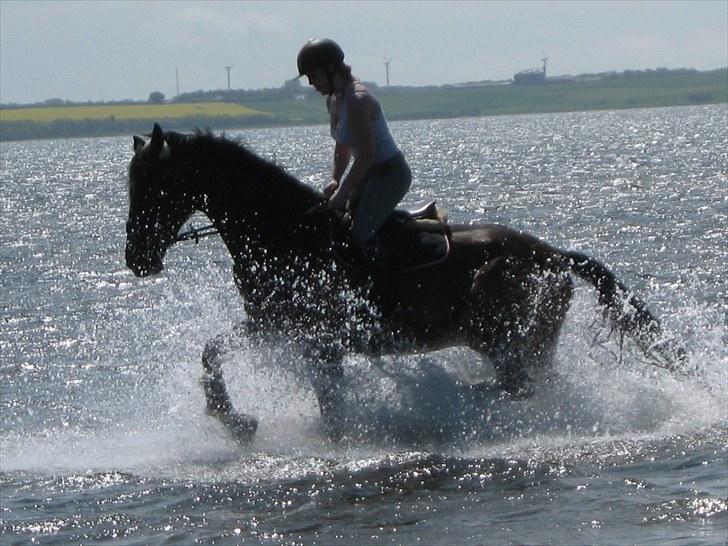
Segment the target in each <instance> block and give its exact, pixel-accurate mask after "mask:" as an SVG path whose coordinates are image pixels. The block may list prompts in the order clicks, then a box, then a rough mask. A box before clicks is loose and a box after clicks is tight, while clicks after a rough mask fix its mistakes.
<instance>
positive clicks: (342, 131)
mask: <svg viewBox="0 0 728 546" xmlns="http://www.w3.org/2000/svg"><path fill="white" fill-rule="evenodd" d="M355 87H356V84H355V85H353V86H352V87H350V88H349V89H348V90H347V92H346V94H345V95H344V96H343V98H342V99H341V105H339V106H338V108H337V110H338V120H337V123H336V125H335V126H334V124H333V115H334V113H333V112H331V111H330V112H329V113H330V114H331V116H332V124H331V136H332V138H333V139H334V140H335V141H336V142H339V143H340V144H345V145H346V146H351V130H350V128H349V112H348V109H349V102H351V98H352V97H353V96H354V93H367V94H369V96H370V97H372V99H374V101H375V102H376V103H377V106H379V102H378V101H377V99H376V98H374V97H373V96H372V95H371V94H370V93H369V91H368V90H367V89H362V88H360V89H359V90H356V89H355ZM378 110H379V111H378V112H377V115H376V117H375V118H374V119H373V120H372V121H371V125H372V136H373V138H374V162H375V163H381V162H382V161H386V160H387V159H389V158H390V157H393V156H394V155H396V154H398V153H399V148H397V144H396V143H395V142H394V139H393V138H392V134H391V133H390V132H389V126H388V125H387V120H386V118H385V117H384V113H383V112H382V109H381V107H380V108H379V109H378ZM352 151H353V152H354V153H356V150H352Z"/></svg>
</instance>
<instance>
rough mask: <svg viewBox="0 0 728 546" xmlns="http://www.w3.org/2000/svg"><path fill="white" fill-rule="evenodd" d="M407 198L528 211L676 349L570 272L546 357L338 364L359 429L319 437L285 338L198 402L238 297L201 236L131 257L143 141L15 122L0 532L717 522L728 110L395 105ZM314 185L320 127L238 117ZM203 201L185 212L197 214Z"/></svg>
mask: <svg viewBox="0 0 728 546" xmlns="http://www.w3.org/2000/svg"><path fill="white" fill-rule="evenodd" d="M392 130H393V132H394V133H395V136H396V138H397V140H398V141H399V143H400V144H401V146H402V148H403V149H404V151H405V153H406V155H407V156H408V158H409V160H410V163H411V166H412V168H413V173H414V178H415V182H414V184H413V187H412V191H411V194H410V195H409V196H408V198H407V199H408V203H410V204H414V203H416V202H419V201H421V200H425V199H429V198H431V197H436V198H437V199H438V201H439V203H440V205H441V206H443V207H445V208H447V209H449V212H450V218H451V219H452V221H457V222H471V221H487V222H497V223H504V224H508V225H511V226H515V227H517V228H520V229H524V230H527V231H530V232H533V233H534V234H536V235H538V236H540V237H542V238H544V239H546V240H548V241H550V242H552V243H554V244H556V245H557V246H561V247H565V248H570V249H578V250H581V251H584V252H587V253H589V254H591V255H593V256H595V257H598V258H599V259H601V260H603V261H605V262H606V263H607V264H609V265H610V266H611V267H612V268H613V269H614V270H615V271H616V273H617V274H618V276H619V277H620V278H621V279H622V280H623V281H624V282H625V283H627V284H628V285H629V286H631V287H633V288H634V289H635V290H636V291H637V292H638V293H639V294H640V295H642V296H643V297H644V298H645V299H646V300H647V301H648V302H649V303H650V305H651V307H652V309H653V310H654V311H655V312H656V314H657V315H658V316H660V317H661V318H662V319H663V321H664V324H665V327H666V330H667V332H668V334H669V335H670V336H672V337H675V338H677V339H679V340H680V341H681V342H682V343H684V345H685V347H686V348H687V350H688V353H689V355H690V361H691V364H692V365H693V366H695V367H696V369H697V371H698V375H697V377H696V378H694V379H690V380H687V379H684V378H677V377H672V376H670V375H669V374H668V373H666V372H664V371H663V370H661V369H657V368H654V367H652V366H650V365H649V364H648V363H645V362H644V361H643V360H641V359H640V358H639V357H638V356H637V354H636V353H633V352H631V351H630V349H629V348H628V347H627V348H624V349H623V351H622V353H621V357H620V356H619V353H620V349H619V345H618V342H617V341H615V340H611V339H605V340H604V341H603V342H602V343H600V344H599V345H596V346H595V345H593V344H592V342H591V340H592V339H593V338H594V337H595V336H597V335H600V336H601V337H604V332H599V330H598V328H599V326H598V321H596V320H595V319H596V318H597V317H598V310H597V308H596V305H595V299H596V298H595V296H594V294H593V292H592V291H591V290H589V289H588V288H587V287H586V286H579V288H578V289H577V293H576V298H575V301H574V304H573V306H572V309H571V311H570V313H569V317H568V320H567V324H566V326H565V331H564V333H563V336H562V341H561V343H560V346H559V350H558V355H557V362H556V371H557V377H556V379H555V380H554V381H552V383H550V384H549V385H543V386H542V387H541V388H540V389H539V392H538V393H537V394H536V395H535V396H534V397H533V398H532V399H530V400H527V401H523V402H513V401H510V400H508V399H506V398H502V397H498V396H495V395H493V394H492V393H491V394H488V393H474V392H470V391H468V390H467V389H464V388H463V387H462V384H463V383H467V382H468V381H474V380H477V379H488V378H490V377H491V376H492V372H491V370H490V368H489V367H488V365H484V364H482V363H481V362H480V361H479V360H478V359H477V358H476V357H475V355H473V354H471V353H469V352H468V351H465V350H459V349H453V350H448V351H441V352H438V353H432V354H421V355H412V356H397V357H392V358H385V359H377V360H367V359H363V358H359V357H351V358H349V359H348V360H347V363H346V370H347V384H346V389H347V398H348V399H349V400H350V405H349V409H348V412H349V415H348V418H349V421H350V423H351V425H352V426H351V433H350V439H349V441H347V442H344V443H343V444H342V445H333V444H331V443H330V442H329V441H328V440H327V439H326V436H325V435H324V434H323V432H322V429H321V424H320V421H319V417H318V410H317V408H316V404H315V398H314V396H313V394H312V392H311V390H310V388H309V386H308V384H307V382H306V378H305V376H303V374H302V373H301V372H300V371H299V370H297V369H296V367H295V362H291V361H290V359H288V358H286V357H287V351H286V347H285V344H282V343H280V344H272V345H270V346H268V347H264V348H262V349H261V348H256V347H245V348H243V349H241V351H240V352H239V354H237V355H236V357H235V359H234V361H232V362H230V363H228V366H227V368H226V375H227V377H228V378H229V385H230V389H231V392H232V394H233V397H234V399H235V400H236V402H237V403H239V404H240V405H243V406H244V407H245V408H246V409H249V410H250V411H252V412H253V413H255V414H257V415H258V416H259V417H260V418H261V426H260V430H259V434H258V436H257V437H256V440H255V442H254V443H253V444H252V445H251V446H249V447H246V448H241V447H239V446H236V445H235V444H234V443H232V442H231V441H230V440H229V439H228V438H227V436H226V435H225V433H224V431H223V430H222V429H221V428H220V427H219V425H218V424H217V423H216V422H213V421H212V420H211V419H209V418H208V417H206V415H205V413H204V398H203V394H202V391H201V388H200V386H199V385H198V382H197V381H198V377H199V375H200V371H201V366H200V351H201V349H202V346H203V345H204V343H205V341H206V340H207V339H209V338H210V337H212V336H214V335H216V334H218V333H219V332H221V331H224V330H225V329H227V328H229V327H230V326H231V325H232V324H234V323H235V322H237V321H238V320H239V319H240V318H241V316H242V315H243V309H242V302H241V301H240V299H239V298H238V297H237V293H236V291H235V287H234V285H233V282H232V275H231V271H230V266H231V261H230V258H229V257H228V256H227V255H226V253H225V249H224V247H223V245H222V244H221V243H220V242H219V241H218V240H215V239H214V238H211V239H205V240H204V241H202V242H201V243H200V244H199V245H194V244H180V245H177V247H176V248H173V249H172V250H171V252H170V254H169V256H168V258H167V269H166V270H165V272H164V273H163V274H162V275H161V276H159V277H156V278H153V279H144V280H139V279H135V278H133V276H132V275H131V273H130V272H129V271H127V270H126V268H125V266H124V264H123V247H124V222H125V220H126V206H127V202H126V174H125V170H126V165H127V162H128V160H129V159H130V157H131V138H130V137H129V138H106V139H80V140H55V141H36V142H22V143H3V144H2V147H1V148H0V150H1V151H2V155H1V158H2V169H1V176H2V178H1V187H2V192H0V210H2V215H1V216H0V241H2V246H1V254H0V260H1V261H0V263H1V264H2V265H1V267H2V270H1V275H2V276H1V277H0V285H1V286H2V302H3V305H2V313H3V315H2V325H3V328H2V330H0V411H1V413H2V419H0V487H1V488H2V491H1V494H0V495H1V496H0V542H1V543H2V544H28V543H31V542H34V543H40V544H52V543H63V544H76V543H77V544H81V543H83V544H92V543H98V542H105V541H109V540H110V541H112V542H113V541H116V542H119V543H123V544H187V543H194V542H198V543H210V544H211V543H216V544H259V543H260V544H292V543H297V544H483V543H554V544H556V543H558V544H564V543H604V544H614V543H625V544H627V543H630V544H631V543H641V544H644V543H655V544H665V543H672V544H716V543H725V541H726V538H725V537H726V533H728V499H727V497H728V440H727V438H728V372H727V370H728V351H727V350H726V348H727V346H728V335H727V332H726V320H725V316H726V310H727V309H728V304H727V301H726V296H727V293H726V287H727V286H728V283H727V281H728V272H727V271H726V266H725V264H726V263H727V262H728V259H727V258H728V247H727V246H726V243H725V241H726V232H727V231H728V227H727V226H728V223H727V219H728V195H727V191H728V189H727V188H728V166H727V163H728V151H727V147H726V142H728V109H726V106H724V105H722V106H710V107H691V108H666V109H651V110H631V111H620V112H591V113H572V114H556V115H534V116H516V117H497V118H478V119H475V118H473V119H457V120H446V121H417V122H401V123H393V124H392ZM234 136H238V137H240V138H242V139H243V140H244V141H245V142H246V143H247V144H248V145H249V146H250V147H251V148H253V149H254V150H256V151H257V152H258V153H260V154H261V155H263V156H265V157H267V158H269V159H274V160H275V161H277V162H278V163H279V164H281V165H282V166H284V167H285V168H286V169H287V170H289V171H290V172H292V173H293V174H295V175H296V176H298V177H299V178H301V179H302V180H304V181H306V182H309V183H311V184H316V185H320V184H322V183H324V182H326V181H327V176H328V172H329V165H330V154H331V144H330V142H329V140H328V137H327V135H326V130H325V128H324V127H307V128H295V129H266V130H254V131H253V130H251V131H245V132H240V133H235V134H234ZM202 221H204V219H200V222H202Z"/></svg>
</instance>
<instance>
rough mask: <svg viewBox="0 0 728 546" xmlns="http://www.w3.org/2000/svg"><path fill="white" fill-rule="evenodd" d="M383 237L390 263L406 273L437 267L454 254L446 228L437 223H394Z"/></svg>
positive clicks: (383, 229)
mask: <svg viewBox="0 0 728 546" xmlns="http://www.w3.org/2000/svg"><path fill="white" fill-rule="evenodd" d="M380 237H381V241H382V246H383V247H384V253H385V255H386V259H387V262H388V263H389V264H390V266H391V267H392V269H394V270H398V271H402V272H407V271H413V270H416V269H421V268H424V267H430V266H433V265H436V264H438V263H440V262H443V261H445V259H446V258H447V256H448V254H449V253H450V239H449V237H448V236H447V233H446V229H445V226H444V225H443V224H441V223H440V222H436V221H433V220H416V221H412V222H407V223H406V224H396V223H391V224H388V225H385V226H384V227H383V228H382V229H381V230H380Z"/></svg>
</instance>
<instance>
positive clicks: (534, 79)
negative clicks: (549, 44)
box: [513, 57, 549, 85]
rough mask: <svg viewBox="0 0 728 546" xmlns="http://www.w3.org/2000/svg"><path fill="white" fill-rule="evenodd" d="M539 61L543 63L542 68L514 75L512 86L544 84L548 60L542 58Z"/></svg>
mask: <svg viewBox="0 0 728 546" xmlns="http://www.w3.org/2000/svg"><path fill="white" fill-rule="evenodd" d="M541 60H542V61H543V68H532V69H529V70H522V71H521V72H518V73H517V74H514V75H513V85H543V84H544V83H546V61H548V60H549V59H548V57H544V58H543V59H541Z"/></svg>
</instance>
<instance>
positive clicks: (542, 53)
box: [541, 49, 549, 78]
mask: <svg viewBox="0 0 728 546" xmlns="http://www.w3.org/2000/svg"><path fill="white" fill-rule="evenodd" d="M541 55H543V58H542V59H541V62H542V63H543V77H544V78H545V77H546V62H547V61H548V60H549V58H548V57H547V56H546V53H545V52H544V50H543V49H542V50H541Z"/></svg>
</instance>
